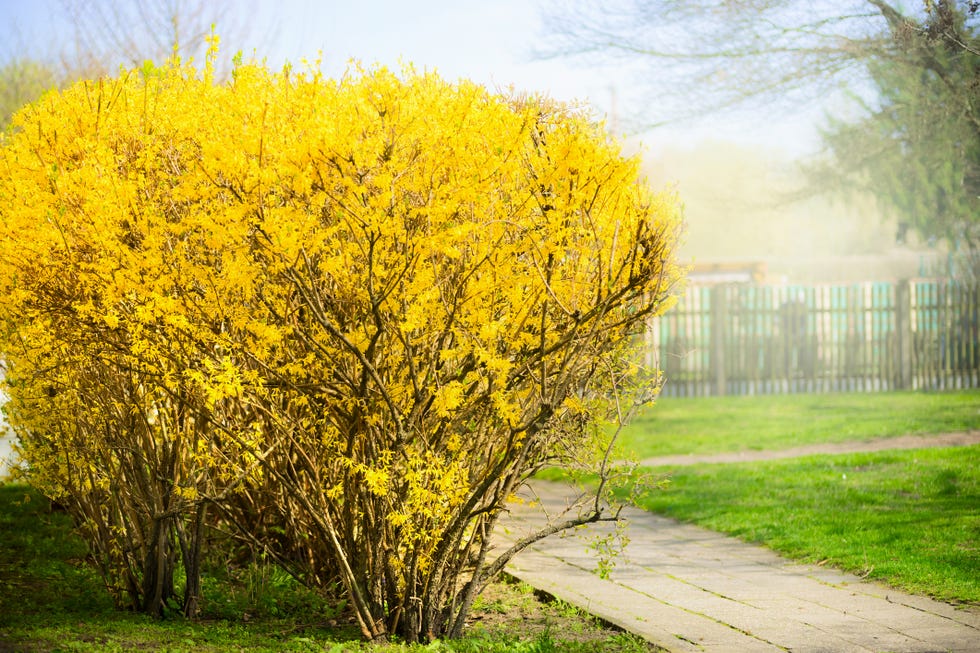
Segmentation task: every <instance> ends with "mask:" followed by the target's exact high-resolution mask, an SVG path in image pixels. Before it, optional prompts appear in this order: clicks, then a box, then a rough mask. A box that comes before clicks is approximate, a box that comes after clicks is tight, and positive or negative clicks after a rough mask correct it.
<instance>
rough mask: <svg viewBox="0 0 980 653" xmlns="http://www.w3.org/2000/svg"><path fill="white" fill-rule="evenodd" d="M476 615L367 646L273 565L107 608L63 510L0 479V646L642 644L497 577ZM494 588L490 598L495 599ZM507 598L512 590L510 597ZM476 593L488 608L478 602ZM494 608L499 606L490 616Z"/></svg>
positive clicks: (610, 647) (461, 650)
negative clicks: (190, 609)
mask: <svg viewBox="0 0 980 653" xmlns="http://www.w3.org/2000/svg"><path fill="white" fill-rule="evenodd" d="M492 589H493V590H494V597H495V598H492V599H488V600H485V602H484V613H485V614H480V610H474V613H473V615H474V617H475V618H476V619H478V620H480V621H479V624H478V625H475V626H474V627H472V628H470V629H469V632H468V633H467V635H466V636H465V637H464V638H463V639H461V640H458V641H451V642H434V643H432V644H430V645H429V646H421V645H416V646H406V645H401V644H391V645H385V646H380V645H373V644H368V643H365V642H363V641H362V640H361V639H360V635H359V631H358V630H357V629H356V628H355V627H354V626H353V625H352V624H351V623H350V619H349V617H347V616H345V615H343V614H340V613H338V612H337V610H335V609H333V608H331V605H330V604H329V603H328V602H327V601H326V600H325V599H323V598H322V597H318V596H315V595H313V594H312V593H311V592H310V591H309V590H306V589H305V588H302V587H301V586H298V585H297V584H296V583H295V582H293V581H292V579H290V578H289V577H288V576H286V575H285V574H282V573H281V572H279V571H277V570H276V569H275V568H273V567H271V566H268V565H262V564H253V565H249V566H245V567H243V568H241V569H227V568H226V569H225V570H224V571H223V572H221V573H218V570H216V569H211V570H209V575H208V578H207V580H206V582H205V586H204V594H205V596H204V599H205V600H204V614H203V616H202V618H201V619H200V620H194V621H191V620H187V619H182V618H177V617H175V618H169V619H164V620H157V619H152V618H148V617H145V616H142V615H138V614H134V613H132V612H125V611H119V610H116V609H115V608H114V606H113V604H112V601H111V600H110V598H109V596H108V594H107V593H106V591H105V590H104V588H103V586H102V583H101V580H100V579H99V577H98V575H97V574H96V573H95V572H94V570H93V569H92V568H91V567H90V566H89V565H88V564H87V562H86V547H85V545H84V543H83V542H82V541H81V540H79V539H78V538H77V537H76V536H75V535H74V534H73V532H72V529H71V524H70V521H69V519H68V517H67V515H65V514H62V513H59V512H52V511H51V510H50V508H49V506H48V502H47V501H46V500H45V499H43V498H42V497H40V496H39V495H38V494H37V493H36V492H35V491H33V490H32V489H30V488H29V487H27V486H24V485H13V484H8V485H2V484H0V651H25V652H26V651H31V652H45V653H48V652H54V651H58V652H78V653H82V652H89V651H91V652H96V651H98V652H109V653H116V652H122V651H169V652H171V653H179V652H182V651H187V652H191V651H194V652H204V653H218V652H225V651H247V652H249V653H264V652H269V653H271V652H273V651H284V652H287V653H290V652H300V651H302V652H309V651H323V652H329V653H337V652H340V651H371V652H372V653H396V652H402V651H405V652H415V651H418V652H421V651H445V652H458V653H469V652H472V653H477V652H484V651H487V652H490V653H502V652H504V651H508V652H512V651H513V652H518V653H521V652H523V653H547V652H550V651H570V652H573V653H574V652H581V653H586V652H591V651H599V652H600V653H631V652H639V651H651V650H654V649H653V647H652V645H648V644H646V643H645V642H643V640H641V639H639V638H637V637H634V636H632V635H626V634H622V633H617V632H615V631H611V630H609V629H606V628H604V627H603V626H602V625H601V624H599V623H597V622H596V621H595V620H594V619H592V618H591V617H589V616H588V615H584V614H582V613H578V614H577V615H573V616H570V615H569V614H567V610H566V609H565V608H564V607H563V606H562V605H561V604H560V603H559V604H556V605H554V606H552V605H549V604H546V603H542V602H541V601H539V600H537V599H536V598H535V597H534V596H533V595H532V594H531V593H529V592H527V591H523V592H522V591H518V590H516V589H510V588H509V587H508V586H506V585H505V584H498V585H496V586H494V587H493V588H492ZM501 597H502V598H501ZM514 597H516V598H514ZM487 601H489V602H490V603H492V607H490V608H487V607H486V605H487ZM501 612H504V613H506V614H504V615H502V616H501V615H500V613H501Z"/></svg>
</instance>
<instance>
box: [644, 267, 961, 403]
mask: <svg viewBox="0 0 980 653" xmlns="http://www.w3.org/2000/svg"><path fill="white" fill-rule="evenodd" d="M978 335H980V285H973V286H967V285H962V284H958V283H955V282H951V281H935V280H916V281H914V282H898V283H865V284H857V285H851V286H810V287H804V286H788V287H773V286H749V285H718V286H695V285H692V286H690V287H689V288H688V289H687V291H686V292H685V293H684V294H683V295H682V296H681V297H679V298H678V302H677V304H676V306H675V307H674V308H673V309H672V310H671V311H669V312H668V313H667V314H665V315H663V316H660V317H658V318H656V319H654V320H653V321H652V322H651V325H650V328H649V330H648V332H647V333H646V334H645V335H644V342H645V343H646V347H647V351H646V352H645V356H646V360H647V361H648V363H653V364H656V365H659V366H660V367H661V369H663V371H664V375H665V378H666V381H667V382H666V386H665V388H664V390H663V393H664V394H665V395H668V396H701V395H710V394H778V393H787V392H815V391H823V392H826V391H862V392H874V391H881V390H889V389H896V388H910V389H912V388H914V389H945V388H966V387H980V343H978V339H980V338H978Z"/></svg>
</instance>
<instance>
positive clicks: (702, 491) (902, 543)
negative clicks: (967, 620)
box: [642, 446, 980, 603]
mask: <svg viewBox="0 0 980 653" xmlns="http://www.w3.org/2000/svg"><path fill="white" fill-rule="evenodd" d="M978 468H980V446H972V447H964V448H952V449H922V450H910V451H890V452H882V453H868V454H853V455H843V456H820V457H817V456H814V457H808V458H803V459H797V460H783V461H773V462H764V463H740V464H732V465H699V466H695V467H690V468H687V467H684V468H676V469H673V470H669V473H670V477H671V484H670V486H669V488H668V489H667V490H666V491H663V492H657V493H654V494H651V495H649V496H648V497H647V498H646V499H644V500H643V502H642V505H643V506H644V507H645V508H646V509H648V510H652V511H655V512H660V513H663V514H665V515H668V516H671V517H675V518H678V519H682V520H686V521H692V522H695V523H697V524H700V525H702V526H705V527H706V528H710V529H712V530H716V531H720V532H723V533H728V534H731V535H734V536H737V537H739V538H742V539H744V540H747V541H750V542H758V543H763V544H765V545H767V546H770V547H772V548H773V549H774V550H776V551H778V552H780V553H783V554H786V555H788V556H790V557H794V558H798V559H801V560H804V561H807V562H820V563H829V564H832V565H835V566H838V567H841V568H843V569H845V570H848V571H852V572H854V573H857V574H859V575H861V576H866V577H868V578H873V579H878V580H882V581H885V582H887V583H890V584H892V585H895V586H896V587H899V588H901V589H905V590H907V591H910V592H914V593H920V594H928V595H931V596H934V597H936V598H938V599H941V600H946V601H965V602H971V603H980V577H978V576H977V573H976V572H977V569H978V568H980V550H978V549H977V546H976V544H977V542H978V541H980V515H978V514H977V510H976V507H977V506H978V505H980V475H978V474H977V469H978ZM657 471H659V472H666V471H667V470H666V469H665V468H659V469H658V470H657Z"/></svg>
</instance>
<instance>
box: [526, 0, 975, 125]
mask: <svg viewBox="0 0 980 653" xmlns="http://www.w3.org/2000/svg"><path fill="white" fill-rule="evenodd" d="M938 4H939V5H942V4H944V3H938ZM955 4H963V5H968V4H970V3H969V2H960V3H955ZM924 5H937V3H933V2H927V3H924ZM926 13H927V9H926V7H925V6H923V7H922V8H921V9H920V10H919V11H918V12H916V14H915V15H913V16H911V17H905V16H903V14H902V13H900V12H899V11H898V10H897V9H896V8H895V7H893V6H892V4H890V3H889V2H886V1H885V0H805V1H804V0H728V1H722V2H719V1H718V0H613V1H612V2H604V3H602V5H601V6H599V5H596V4H595V3H591V2H587V1H585V0H572V2H561V3H553V4H552V5H551V6H550V8H548V9H546V11H545V16H544V23H545V25H546V26H547V33H546V35H545V39H544V41H543V42H542V45H541V46H540V48H539V51H538V55H539V56H541V57H558V56H561V57H573V58H575V59H577V60H580V61H584V62H589V63H600V62H616V63H617V64H619V65H624V66H626V67H627V69H629V70H632V71H634V73H635V80H636V88H635V89H634V90H633V99H634V100H641V101H642V107H643V108H642V114H643V117H642V122H643V123H645V124H646V125H651V124H657V123H661V122H664V121H671V120H681V119H688V118H697V117H703V116H705V115H708V114H711V113H714V112H717V111H719V110H726V109H732V108H736V107H741V108H748V109H752V110H758V109H760V108H765V109H768V110H782V111H789V110H798V109H799V108H800V107H801V106H803V105H806V104H807V103H810V102H813V101H815V100H817V99H819V98H821V97H822V96H824V95H826V94H827V93H828V92H831V91H834V90H837V89H840V88H841V87H842V86H848V87H850V89H851V90H854V91H857V92H867V91H868V90H870V89H868V88H867V87H866V85H867V83H868V82H869V78H868V74H867V63H868V62H869V61H870V60H873V59H876V58H881V57H892V58H898V57H901V56H902V49H901V47H900V44H899V43H897V42H896V40H895V36H896V34H897V33H898V32H900V31H902V30H915V29H921V25H919V23H917V22H916V19H920V20H921V19H923V18H924V17H925V14H926Z"/></svg>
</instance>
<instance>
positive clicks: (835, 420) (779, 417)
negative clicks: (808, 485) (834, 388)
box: [620, 390, 980, 459]
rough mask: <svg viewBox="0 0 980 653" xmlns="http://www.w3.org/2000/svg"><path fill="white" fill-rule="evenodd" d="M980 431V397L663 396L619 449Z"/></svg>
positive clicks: (645, 452) (679, 450)
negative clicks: (681, 397)
mask: <svg viewBox="0 0 980 653" xmlns="http://www.w3.org/2000/svg"><path fill="white" fill-rule="evenodd" d="M978 428H980V390H969V391H958V392H941V393H922V392H888V393H863V394H815V395H808V394H799V395H777V396H764V397H758V396H756V397H704V398H690V399H678V398H669V397H664V398H661V399H659V400H658V401H657V402H656V403H655V404H654V405H653V406H651V407H650V408H649V409H647V410H646V411H644V412H643V413H642V414H641V415H638V416H637V418H636V419H634V421H633V422H632V423H631V424H630V425H629V426H628V427H627V428H626V429H624V431H623V434H622V436H621V444H620V446H621V449H622V451H623V452H624V453H626V454H628V455H629V456H630V457H635V458H639V459H643V458H649V457H653V456H662V455H671V454H687V453H722V452H733V451H748V450H759V449H787V448H790V447H794V446H798V445H804V444H814V443H820V442H846V441H852V440H868V439H873V438H883V437H891V436H898V435H905V434H909V433H944V432H952V431H965V430H970V429H978Z"/></svg>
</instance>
